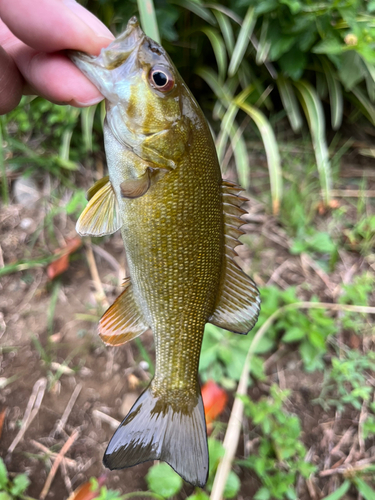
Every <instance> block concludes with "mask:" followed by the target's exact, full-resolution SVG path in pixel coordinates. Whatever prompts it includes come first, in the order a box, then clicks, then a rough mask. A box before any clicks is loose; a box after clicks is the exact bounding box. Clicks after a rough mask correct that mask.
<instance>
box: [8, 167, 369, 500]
mask: <svg viewBox="0 0 375 500" xmlns="http://www.w3.org/2000/svg"><path fill="white" fill-rule="evenodd" d="M352 168H353V167H352V165H351V164H350V161H349V162H347V163H346V165H344V166H343V167H342V168H341V178H340V182H341V185H340V189H345V188H347V187H350V185H349V184H348V177H347V176H346V173H348V172H349V173H350V171H351V169H352ZM367 171H368V172H369V178H370V177H371V175H373V172H374V170H373V169H372V166H371V165H370V167H369V168H368V169H367ZM371 172H372V174H371ZM261 174H262V175H266V172H265V171H261ZM372 178H373V179H374V181H372V184H374V185H375V176H373V177H372ZM372 184H371V182H369V184H368V189H371V188H372V189H373V188H374V187H373V186H372ZM42 201H43V200H39V201H37V202H36V203H35V205H34V206H33V207H28V208H26V207H22V206H20V205H15V204H13V205H11V206H9V207H2V208H1V212H0V234H1V243H0V244H1V254H2V260H3V262H4V263H5V264H8V263H10V262H13V261H16V260H19V259H25V258H37V257H38V256H40V255H41V248H42V247H43V248H44V251H45V248H46V247H48V248H49V250H50V252H51V254H52V253H53V251H54V250H55V249H56V248H58V247H59V246H60V247H61V246H63V245H64V243H65V242H66V241H67V240H69V239H70V238H73V237H75V236H76V234H75V230H74V223H73V221H71V220H70V219H69V218H68V219H67V218H65V219H64V218H63V217H61V218H57V219H56V221H55V224H56V228H57V234H58V237H57V238H55V239H53V238H52V239H51V238H50V237H49V236H48V228H44V229H43V230H42V231H41V233H40V234H39V236H38V238H37V239H36V242H35V244H34V246H33V247H32V248H31V249H30V241H31V240H32V239H33V237H34V236H35V234H36V231H37V230H38V228H39V227H40V223H41V221H42V219H43V215H44V211H45V208H43V207H44V205H43V203H42ZM340 203H345V199H340ZM249 207H250V214H249V215H247V216H245V219H246V221H247V222H248V224H247V226H245V229H247V232H248V234H249V235H250V236H251V238H252V239H253V241H254V245H253V246H252V248H251V250H248V249H246V247H241V248H240V249H239V250H240V253H241V256H242V257H243V258H244V260H245V266H246V268H248V267H249V266H250V261H251V259H252V260H254V257H256V261H257V266H256V270H255V272H254V270H253V271H252V275H253V276H254V278H255V281H256V282H257V283H258V284H259V285H265V284H271V283H273V284H276V285H278V286H280V287H282V288H285V287H287V286H290V285H295V286H297V289H298V290H299V292H300V293H299V296H300V297H301V299H307V300H308V299H309V298H310V297H311V296H312V295H313V294H315V295H317V296H318V297H319V299H320V300H322V301H333V300H334V298H335V295H334V294H335V290H336V289H337V287H339V286H340V285H341V283H342V282H343V281H344V280H346V281H348V280H350V279H351V278H352V276H353V275H355V274H356V273H359V272H362V271H364V270H366V269H367V270H368V271H369V272H374V268H373V267H372V268H371V263H369V262H366V261H365V260H364V259H363V258H362V257H361V256H360V254H358V253H356V252H349V251H346V250H344V249H343V250H342V254H341V255H340V261H339V262H338V264H337V266H336V271H335V272H334V273H332V274H330V275H329V276H328V275H326V274H322V273H319V271H318V272H317V271H316V269H314V268H313V266H312V264H311V262H309V261H308V260H307V261H306V260H305V261H304V260H303V259H301V257H300V256H291V254H290V252H289V250H288V237H287V236H286V233H285V231H284V230H283V228H282V227H281V226H280V224H279V223H278V221H277V220H276V219H275V218H274V217H272V215H269V213H268V210H267V207H266V206H265V205H264V204H263V203H261V202H259V200H258V199H257V193H256V191H255V192H254V193H253V198H252V201H251V203H250V205H249ZM325 218H327V216H322V217H321V219H322V224H325V223H326V222H327V221H326V220H325ZM55 235H56V234H55ZM92 248H93V249H94V256H95V260H96V264H97V268H98V270H99V275H100V282H101V283H102V284H103V288H104V291H105V294H106V296H107V299H108V301H109V303H111V302H112V300H113V299H114V298H115V297H116V296H117V294H118V293H119V292H120V290H121V288H120V287H119V283H120V282H121V278H122V277H123V276H124V273H125V272H126V271H125V267H126V266H125V256H124V251H123V247H122V242H121V239H120V235H119V234H118V233H117V234H115V235H113V236H111V237H108V238H104V239H102V241H100V242H96V243H93V245H92ZM88 259H89V260H88ZM88 262H90V247H88V246H86V243H85V242H84V244H83V246H82V247H81V249H79V250H78V251H77V252H76V253H75V254H74V255H72V256H71V259H70V266H69V269H68V270H67V271H66V272H65V273H63V274H62V276H61V277H60V278H58V279H57V280H54V281H53V282H52V281H51V280H49V278H48V276H47V272H46V266H42V267H38V268H33V269H29V270H24V271H22V272H18V273H14V274H10V275H7V276H4V277H3V278H1V281H0V311H1V314H0V345H1V351H0V377H1V378H0V382H1V391H0V411H1V410H5V420H4V425H3V428H2V434H1V438H0V452H1V456H2V457H3V458H4V460H5V463H6V465H7V468H8V470H9V471H11V472H13V473H17V472H25V471H26V472H27V473H28V474H29V477H30V479H31V485H30V487H29V489H28V491H27V493H28V495H30V496H31V497H34V498H39V496H40V494H41V492H42V490H43V488H44V487H45V483H46V480H47V476H48V473H49V470H50V468H51V465H52V463H53V461H54V458H55V457H56V455H54V454H53V453H56V452H57V453H58V452H59V450H60V449H61V447H62V446H63V445H64V443H67V441H69V439H70V440H71V442H68V444H70V446H68V449H67V452H66V459H65V460H63V462H62V466H61V467H59V468H58V470H57V473H56V475H55V477H54V479H53V482H52V484H51V486H50V487H49V489H48V493H47V496H46V498H47V499H52V498H54V499H65V498H68V496H69V494H71V492H72V490H74V489H75V488H77V486H79V485H80V484H82V483H83V482H85V481H86V480H88V479H89V478H90V477H91V476H94V477H99V476H101V475H103V474H106V475H107V482H106V485H107V487H108V488H113V489H118V490H120V491H121V492H122V493H128V492H131V491H137V490H141V491H142V490H146V488H147V485H146V482H145V479H144V477H145V474H146V472H147V470H148V467H149V465H150V464H142V465H139V466H136V467H134V468H131V469H127V470H122V471H114V472H108V471H106V470H105V469H104V467H103V465H102V462H101V460H102V456H103V452H104V450H105V447H106V445H107V443H108V441H109V439H110V437H111V436H112V433H113V431H114V428H115V427H116V425H117V423H116V421H120V420H121V419H122V418H123V417H124V416H125V415H126V413H127V412H128V410H129V409H130V407H131V405H132V403H133V402H134V400H135V398H136V397H137V395H139V394H140V392H141V391H142V389H143V388H144V386H145V384H146V383H147V381H148V380H149V378H150V374H149V372H148V369H147V363H145V362H144V360H143V358H142V356H141V353H140V352H139V351H138V349H137V346H136V345H135V344H133V343H132V344H131V345H128V346H123V347H119V348H112V349H111V348H107V347H105V346H104V345H103V344H102V342H101V341H100V339H99V338H98V336H97V321H98V319H99V317H100V314H101V312H102V310H101V307H100V304H102V306H103V297H101V296H100V291H99V292H98V289H97V283H96V282H95V280H93V277H92V274H91V271H92V269H91V266H90V265H89V264H88ZM373 266H374V264H373ZM306 282H308V283H309V284H310V287H309V290H310V291H309V292H306V287H304V288H303V287H302V285H303V284H304V283H306ZM53 297H55V298H56V305H55V308H54V307H53ZM98 303H99V305H98ZM373 305H374V304H373ZM142 342H143V345H145V347H146V349H147V351H148V352H149V354H150V356H151V358H152V357H153V340H152V334H151V333H146V334H145V335H144V336H143V338H142ZM351 342H354V343H355V339H354V340H353V339H352V340H351ZM354 347H355V346H354ZM266 367H267V374H268V377H269V380H268V381H267V384H271V383H273V382H276V383H278V384H279V385H280V387H281V388H282V389H284V388H289V389H291V391H292V395H291V397H290V399H289V400H288V410H289V411H291V412H293V413H295V414H297V415H298V416H299V417H300V418H301V421H302V425H303V431H304V442H305V445H306V447H307V449H308V450H310V451H309V453H310V456H311V460H312V462H313V463H315V464H317V465H318V466H319V468H320V470H322V469H323V468H324V469H327V470H328V469H330V468H331V467H332V466H334V465H335V463H336V462H337V461H339V460H340V458H341V456H345V457H348V456H349V455H351V457H350V460H352V461H353V463H355V462H356V460H359V459H361V458H364V455H363V453H362V452H363V450H362V451H361V449H360V447H359V446H358V442H356V441H355V439H354V438H353V436H355V435H356V434H355V429H356V428H357V427H358V412H354V411H353V413H352V414H351V413H350V412H347V413H346V414H345V415H341V418H340V420H339V421H338V420H337V418H336V416H335V414H334V412H331V413H326V412H324V411H323V409H322V408H321V407H320V406H319V405H313V404H312V403H311V401H312V400H313V399H314V398H316V397H317V396H318V395H319V393H320V388H321V383H322V374H319V375H318V376H317V375H316V373H313V374H306V373H305V372H304V371H303V370H302V365H301V362H300V361H299V358H298V356H297V354H296V353H295V352H294V349H293V347H292V348H290V349H286V348H283V349H282V350H280V351H277V352H275V353H273V354H272V356H271V357H269V356H268V359H267V361H266ZM264 389H265V387H263V386H262V384H261V383H256V384H255V385H254V386H253V387H252V389H251V396H252V397H253V398H254V399H257V398H259V397H260V396H261V395H262V394H263V393H264ZM232 402H233V398H232V399H231V401H230V403H232ZM25 412H26V415H27V414H29V419H28V422H25ZM229 414H230V406H229V407H228V408H227V410H226V411H225V413H224V414H223V416H222V419H223V421H227V419H228V418H229ZM353 426H354V427H353ZM349 428H353V429H354V430H353V432H352V431H351V432H352V434H350V435H351V437H352V438H351V439H347V440H346V442H344V443H342V446H341V448H340V447H339V449H340V453H339V454H338V455H334V454H333V455H332V454H330V452H331V451H332V449H333V448H334V447H335V446H336V445H337V444H338V443H339V442H340V440H341V439H343V436H344V434H345V432H347V431H348V429H349ZM21 430H22V431H23V434H22V435H19V433H20V431H21ZM17 436H20V438H19V440H18V442H17V443H15V441H14V440H15V438H16V437H17ZM72 437H73V438H75V439H74V440H72ZM12 443H13V445H12ZM11 445H12V446H13V452H12V453H9V451H8V450H9V447H10V446H11ZM241 447H242V448H243V445H241V446H240V448H239V450H238V456H241V454H242V453H243V450H242V449H241ZM361 453H362V455H361ZM374 456H375V443H374V442H370V441H369V442H368V443H367V444H366V457H370V458H372V459H374ZM236 470H237V472H238V473H239V475H240V478H241V481H242V488H241V493H240V494H239V496H238V499H239V500H241V499H242V500H248V499H250V498H252V494H253V493H254V491H256V488H257V487H259V484H258V482H257V479H256V478H255V476H253V475H252V474H251V473H250V472H249V471H248V470H241V469H240V468H237V469H236ZM317 477H318V479H317V480H314V481H313V482H311V484H308V483H306V482H305V481H301V484H300V486H299V488H298V491H299V495H300V498H301V499H306V500H307V499H310V498H312V499H313V500H316V499H319V498H321V496H322V494H327V492H328V491H332V490H333V489H334V486H335V484H336V485H337V484H339V483H338V477H337V476H335V475H331V476H327V477H322V476H317ZM192 491H193V488H192V487H190V486H189V485H185V487H184V491H183V492H182V493H181V494H180V495H179V497H178V498H181V499H182V498H186V495H188V494H191V493H192ZM348 498H349V497H348Z"/></svg>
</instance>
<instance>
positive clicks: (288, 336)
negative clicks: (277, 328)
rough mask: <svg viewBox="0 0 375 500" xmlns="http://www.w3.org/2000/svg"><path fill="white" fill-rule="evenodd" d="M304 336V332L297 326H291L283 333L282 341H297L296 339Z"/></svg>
mask: <svg viewBox="0 0 375 500" xmlns="http://www.w3.org/2000/svg"><path fill="white" fill-rule="evenodd" d="M305 336H306V334H305V332H304V331H303V330H302V329H301V328H298V326H294V327H293V326H292V328H289V330H288V331H287V332H286V333H285V334H284V335H283V342H298V340H301V339H303V338H304V337H305Z"/></svg>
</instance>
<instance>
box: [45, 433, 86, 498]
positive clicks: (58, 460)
mask: <svg viewBox="0 0 375 500" xmlns="http://www.w3.org/2000/svg"><path fill="white" fill-rule="evenodd" d="M78 435H79V431H78V429H75V430H74V431H73V432H72V435H71V436H70V437H69V438H68V440H67V441H66V443H65V444H64V446H63V447H62V448H61V450H60V452H59V454H58V455H57V457H56V460H55V461H54V462H53V465H52V467H51V470H50V471H49V474H48V477H47V480H46V482H45V484H44V486H43V489H42V492H41V494H40V496H39V499H40V500H44V499H45V498H46V496H47V495H48V492H49V489H50V487H51V484H52V481H53V479H54V477H55V474H56V472H57V469H58V468H59V465H60V463H61V462H62V460H63V458H64V455H65V453H66V452H67V451H68V450H69V448H70V447H71V446H72V444H73V443H74V441H75V440H76V439H77V437H78Z"/></svg>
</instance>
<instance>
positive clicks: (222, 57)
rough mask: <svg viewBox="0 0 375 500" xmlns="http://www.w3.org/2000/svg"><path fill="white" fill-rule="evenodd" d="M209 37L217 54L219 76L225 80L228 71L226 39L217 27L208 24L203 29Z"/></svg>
mask: <svg viewBox="0 0 375 500" xmlns="http://www.w3.org/2000/svg"><path fill="white" fill-rule="evenodd" d="M201 31H202V33H204V34H205V35H206V36H207V38H208V39H209V40H210V42H211V45H212V49H213V51H214V54H215V58H216V63H217V67H218V70H219V77H220V79H221V80H222V81H223V80H224V78H225V73H226V71H227V53H226V50H225V44H224V40H223V39H222V37H221V35H220V34H219V32H218V31H217V30H216V29H215V28H211V27H210V26H206V27H204V28H202V29H201Z"/></svg>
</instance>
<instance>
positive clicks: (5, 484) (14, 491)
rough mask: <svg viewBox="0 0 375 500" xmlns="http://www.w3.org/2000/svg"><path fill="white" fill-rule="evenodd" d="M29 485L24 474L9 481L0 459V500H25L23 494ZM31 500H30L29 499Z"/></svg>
mask: <svg viewBox="0 0 375 500" xmlns="http://www.w3.org/2000/svg"><path fill="white" fill-rule="evenodd" d="M29 484H30V480H29V478H28V477H27V475H26V474H17V475H15V476H14V479H10V478H9V476H8V471H7V469H6V467H5V464H4V462H3V459H2V458H1V457H0V500H13V499H14V500H15V499H25V500H26V499H27V498H28V497H25V495H24V493H25V491H26V490H27V488H28V486H29ZM30 500H32V499H30Z"/></svg>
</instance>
